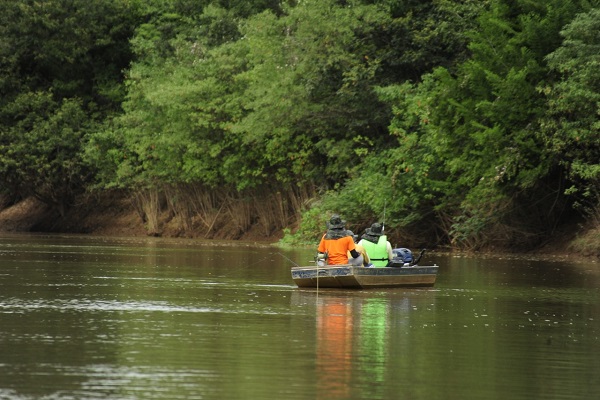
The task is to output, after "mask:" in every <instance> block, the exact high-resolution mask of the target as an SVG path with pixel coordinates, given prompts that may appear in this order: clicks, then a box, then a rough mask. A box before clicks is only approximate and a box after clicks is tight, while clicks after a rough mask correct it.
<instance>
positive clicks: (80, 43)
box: [0, 0, 138, 212]
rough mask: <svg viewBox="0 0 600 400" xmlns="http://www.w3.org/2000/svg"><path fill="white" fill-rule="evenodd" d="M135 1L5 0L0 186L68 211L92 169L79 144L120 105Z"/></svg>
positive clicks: (0, 30) (0, 18)
mask: <svg viewBox="0 0 600 400" xmlns="http://www.w3.org/2000/svg"><path fill="white" fill-rule="evenodd" d="M137 16H138V14H137V8H136V4H135V3H134V2H131V3H129V2H122V1H117V0H110V1H103V2H91V3H90V2H88V1H83V0H59V1H52V2H50V1H29V0H19V1H2V2H0V38H1V39H0V41H1V42H0V43H1V44H0V60H1V61H0V90H1V92H2V96H1V98H0V107H1V111H0V159H1V160H2V165H1V167H0V186H3V187H4V188H8V190H10V191H11V192H12V194H13V196H17V197H18V196H27V195H32V194H33V195H35V196H36V197H38V198H39V199H41V200H42V201H45V202H47V203H49V204H51V205H54V206H56V207H57V208H58V209H59V211H61V212H64V210H65V208H66V207H67V206H68V204H69V202H70V200H71V199H72V197H73V195H74V194H75V193H78V192H81V191H82V190H84V185H85V183H86V182H87V179H88V178H89V176H90V174H89V171H87V170H86V168H85V167H84V166H83V165H82V160H81V154H80V153H81V146H82V143H83V142H84V140H85V137H86V135H87V134H89V133H90V132H91V131H92V130H94V129H95V128H94V127H95V126H97V124H98V123H99V121H102V120H103V119H104V118H106V116H107V115H110V114H112V113H114V112H116V111H118V110H119V107H120V102H121V101H122V98H123V94H124V90H123V86H122V78H123V76H122V70H123V68H125V67H126V66H127V65H128V63H129V61H130V57H131V52H130V51H129V45H128V40H129V36H130V35H131V33H132V32H133V28H134V25H135V24H136V17H137Z"/></svg>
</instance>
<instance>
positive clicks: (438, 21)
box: [0, 0, 600, 248]
mask: <svg viewBox="0 0 600 400" xmlns="http://www.w3.org/2000/svg"><path fill="white" fill-rule="evenodd" d="M599 6H600V5H599V4H598V2H597V1H583V0H582V1H567V0H549V1H546V2H530V1H526V0H516V1H514V0H512V1H509V0H488V1H483V2H482V1H477V0H461V1H449V0H430V1H397V0H370V1H369V0H346V1H342V0H305V1H291V0H290V1H287V2H279V1H270V0H263V1H253V2H247V1H210V0H206V1H192V0H170V1H167V0H153V1H141V0H140V1H127V2H126V1H120V0H106V1H92V2H88V1H83V0H58V1H56V0H55V1H32V0H31V1H28V0H19V1H8V0H2V1H1V2H0V12H1V14H0V19H2V24H0V55H1V56H2V57H1V60H2V61H1V64H0V88H1V90H2V93H3V96H2V99H0V102H1V103H0V104H1V107H2V108H1V110H0V124H1V125H0V189H1V190H2V191H3V192H4V193H7V194H9V195H10V196H12V197H14V198H18V197H24V196H27V195H31V194H33V195H36V196H37V197H38V198H40V199H43V200H44V201H46V202H48V203H50V204H54V205H56V206H57V207H59V209H64V208H65V207H67V206H68V205H69V203H70V202H71V201H72V199H73V198H74V196H75V195H76V194H77V193H81V192H82V191H84V190H86V189H91V188H96V189H100V190H102V189H108V188H113V187H117V188H123V189H127V190H132V191H138V192H139V191H143V192H147V191H155V192H167V191H168V192H169V193H176V194H178V195H175V196H171V195H169V201H168V203H169V204H170V205H171V206H173V207H174V208H175V209H176V210H175V211H174V212H175V213H178V212H179V213H181V214H182V218H189V215H191V214H189V213H193V211H190V210H193V209H198V208H200V207H187V210H188V211H186V213H184V212H182V211H181V210H182V208H181V202H182V201H183V200H181V199H183V198H184V197H185V196H184V194H186V195H189V194H190V193H191V192H193V193H195V194H194V196H196V199H197V197H198V196H197V192H198V191H199V190H200V191H202V192H204V193H217V192H218V193H227V195H226V197H221V200H222V202H226V200H227V199H231V198H232V193H233V194H235V195H234V196H233V197H235V198H237V199H242V200H243V199H245V198H247V197H248V196H257V195H258V196H261V195H262V196H264V199H267V198H268V199H275V200H273V201H278V200H277V199H281V196H280V194H279V193H280V192H286V193H289V195H288V197H287V198H294V197H296V198H297V201H296V203H301V202H302V201H304V200H303V199H304V197H305V195H306V188H309V191H310V192H312V196H313V197H314V198H315V199H318V201H316V202H314V201H313V202H311V203H310V204H311V206H310V207H309V208H305V213H304V215H303V218H302V221H301V225H300V229H299V231H298V233H297V234H296V236H293V237H292V236H289V237H288V240H298V239H301V238H302V237H304V238H308V239H309V240H314V237H315V236H316V235H318V232H319V230H321V229H322V228H323V221H324V220H325V218H326V217H327V215H328V213H330V212H332V211H336V212H340V213H342V214H343V216H344V217H346V218H347V219H348V220H349V221H350V222H351V223H352V224H353V225H352V227H353V228H354V229H355V230H359V229H362V228H364V227H365V226H367V225H368V224H370V222H372V221H373V220H374V219H382V218H385V223H386V226H387V227H388V229H390V228H393V229H394V231H395V232H396V235H397V236H398V237H400V238H408V237H410V238H412V239H413V241H414V242H421V243H429V244H431V242H432V241H435V242H438V243H454V244H455V245H457V246H462V247H469V248H479V247H483V246H490V245H495V244H499V245H503V246H508V245H516V244H520V245H532V244H535V243H539V242H540V241H542V240H543V239H544V238H545V237H547V236H548V235H551V234H552V232H553V230H554V229H555V228H556V226H558V225H559V224H561V223H562V222H564V220H565V219H566V218H567V217H570V216H572V215H574V214H573V213H574V211H579V212H581V213H582V214H581V215H584V216H590V215H592V216H593V215H596V216H597V215H598V214H599V211H598V207H599V206H598V205H599V204H600V203H599V200H600V193H599V190H598V187H599V185H598V184H599V183H600V182H599V180H600V163H599V161H598V160H600V157H599V156H600V138H599V137H600V135H599V123H598V115H599V113H598V110H599V104H600V100H599V96H600V95H599V92H600V91H599V89H600V75H599V73H598V70H599V69H598V64H599V59H598V57H599V54H600V52H599V51H598V50H599V47H600V39H599V37H598V33H597V32H598V31H599V29H598V28H599V26H598V25H599V22H598V21H599V18H598V16H599V12H600V11H599V10H598V7H599ZM192 189H193V190H192ZM299 193H303V194H302V195H300V194H299ZM223 196H224V195H223ZM309 197H310V196H309ZM187 198H188V200H186V201H188V202H190V201H191V202H193V201H197V200H189V196H188V197H187ZM177 201H179V205H177V204H176V203H177ZM211 201H213V200H211ZM227 201H228V200H227ZM243 203H244V204H245V205H247V204H248V202H247V200H244V202H243ZM292 203H293V201H292ZM286 204H287V203H286ZM213 206H214V207H216V208H218V210H219V212H220V210H221V208H222V206H221V207H219V206H215V205H214V204H213V205H212V206H211V207H213ZM579 206H581V207H579ZM177 210H179V211H177ZM261 218H263V219H265V218H266V217H265V216H262V217H261ZM282 219H286V212H285V211H282ZM288 222H290V221H288ZM282 223H283V224H284V225H285V223H286V221H283V222H282ZM213 224H214V221H213ZM240 224H242V225H244V224H245V226H246V225H247V223H246V222H244V223H241V222H240ZM206 225H210V226H212V224H211V223H209V222H207V223H206ZM186 226H187V225H186Z"/></svg>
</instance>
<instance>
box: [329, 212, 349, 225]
mask: <svg viewBox="0 0 600 400" xmlns="http://www.w3.org/2000/svg"><path fill="white" fill-rule="evenodd" d="M345 225H346V221H344V220H342V218H341V217H340V216H339V215H338V214H333V215H332V216H331V219H330V220H329V222H328V223H327V229H342V228H343V227H344V226H345Z"/></svg>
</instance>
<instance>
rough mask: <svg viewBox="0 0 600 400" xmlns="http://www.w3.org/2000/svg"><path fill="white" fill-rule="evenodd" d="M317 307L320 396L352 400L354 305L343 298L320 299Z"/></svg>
mask: <svg viewBox="0 0 600 400" xmlns="http://www.w3.org/2000/svg"><path fill="white" fill-rule="evenodd" d="M319 303H320V304H318V307H317V372H318V378H317V381H318V388H319V392H318V396H317V398H323V399H340V398H348V397H349V395H350V379H351V374H352V366H351V362H352V329H353V315H352V306H351V304H348V303H347V302H346V304H344V303H342V302H341V301H340V299H327V298H325V299H320V302H319Z"/></svg>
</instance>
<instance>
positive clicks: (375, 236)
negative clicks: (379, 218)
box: [358, 222, 394, 268]
mask: <svg viewBox="0 0 600 400" xmlns="http://www.w3.org/2000/svg"><path fill="white" fill-rule="evenodd" d="M358 244H359V245H361V246H362V247H364V249H365V250H366V252H367V254H368V255H369V259H370V260H371V263H373V266H375V267H379V268H381V267H385V266H387V265H388V263H389V262H390V261H391V260H392V258H394V253H393V251H392V245H391V244H390V242H388V240H387V236H386V235H384V234H383V225H382V224H380V223H379V222H375V223H374V224H373V225H371V227H370V228H367V231H366V232H365V234H364V235H362V238H361V240H360V242H358Z"/></svg>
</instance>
